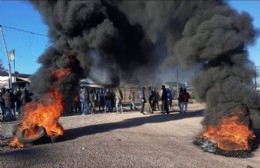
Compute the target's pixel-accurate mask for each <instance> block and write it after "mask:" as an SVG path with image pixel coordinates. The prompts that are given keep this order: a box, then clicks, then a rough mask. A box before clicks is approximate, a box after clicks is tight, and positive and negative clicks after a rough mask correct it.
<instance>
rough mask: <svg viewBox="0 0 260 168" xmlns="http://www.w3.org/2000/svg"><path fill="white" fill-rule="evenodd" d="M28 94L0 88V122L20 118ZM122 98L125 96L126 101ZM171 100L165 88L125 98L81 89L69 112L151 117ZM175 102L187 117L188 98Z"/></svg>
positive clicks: (115, 91) (182, 95) (116, 91)
mask: <svg viewBox="0 0 260 168" xmlns="http://www.w3.org/2000/svg"><path fill="white" fill-rule="evenodd" d="M31 94H32V93H30V92H29V89H27V88H26V87H24V88H15V89H13V90H12V89H5V88H1V89H0V116H1V118H0V120H3V121H10V120H16V119H17V117H19V116H20V115H21V111H22V110H21V108H22V106H24V105H25V104H26V103H28V102H30V101H31ZM137 94H139V95H137ZM124 96H127V98H128V99H127V101H125V100H126V97H125V98H124ZM138 96H139V100H138ZM173 97H174V95H173V91H172V90H170V88H166V87H165V85H162V87H161V90H157V88H153V87H147V88H145V87H142V88H141V90H140V91H137V90H130V91H129V93H128V94H127V95H124V94H123V92H122V90H121V88H119V87H118V88H107V89H102V88H99V89H89V88H86V87H85V88H84V87H83V88H81V89H80V90H79V93H78V94H76V96H75V99H74V103H73V106H72V112H73V113H74V114H94V113H96V112H106V113H108V112H118V113H123V112H124V111H125V110H126V108H128V109H129V110H130V111H137V110H139V111H140V112H141V113H143V114H145V113H146V112H149V113H154V111H161V113H162V114H169V113H170V111H172V110H173ZM177 99H178V107H179V111H180V113H183V114H185V113H187V108H188V101H189V99H190V95H189V93H188V92H187V90H186V89H185V88H180V89H179V94H178V96H177ZM146 103H147V104H146Z"/></svg>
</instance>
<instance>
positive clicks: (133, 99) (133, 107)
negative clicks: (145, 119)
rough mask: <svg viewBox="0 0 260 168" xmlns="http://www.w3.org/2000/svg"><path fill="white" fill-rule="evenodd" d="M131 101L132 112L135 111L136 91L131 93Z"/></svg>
mask: <svg viewBox="0 0 260 168" xmlns="http://www.w3.org/2000/svg"><path fill="white" fill-rule="evenodd" d="M129 100H130V110H135V109H136V107H135V92H134V91H130V95H129Z"/></svg>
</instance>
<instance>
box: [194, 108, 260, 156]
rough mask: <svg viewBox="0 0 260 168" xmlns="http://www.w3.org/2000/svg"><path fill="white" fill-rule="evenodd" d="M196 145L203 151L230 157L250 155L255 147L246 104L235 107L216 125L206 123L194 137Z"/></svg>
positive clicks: (254, 138) (254, 137)
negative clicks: (202, 129) (201, 130)
mask: <svg viewBox="0 0 260 168" xmlns="http://www.w3.org/2000/svg"><path fill="white" fill-rule="evenodd" d="M194 143H195V144H196V145H199V146H200V147H201V148H202V149H203V150H204V151H207V152H210V153H214V154H221V155H225V156H231V157H250V156H252V153H251V152H252V150H254V149H255V148H257V145H256V136H255V135H254V133H253V130H252V120H251V119H250V115H249V110H248V108H247V107H246V106H244V105H240V106H237V107H235V108H234V109H233V110H232V112H231V113H230V114H229V115H227V116H224V117H222V118H221V119H220V121H219V122H218V124H217V125H208V126H207V127H206V129H205V130H204V131H203V132H202V133H201V134H200V135H199V136H198V137H197V138H196V140H195V142H194Z"/></svg>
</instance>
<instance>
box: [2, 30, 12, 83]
mask: <svg viewBox="0 0 260 168" xmlns="http://www.w3.org/2000/svg"><path fill="white" fill-rule="evenodd" d="M0 31H1V35H2V39H3V43H4V47H5V52H6V57H7V61H8V74H9V79H8V85H9V88H12V73H11V65H10V58H9V54H8V50H7V47H6V43H5V37H4V32H3V28H2V26H1V25H0Z"/></svg>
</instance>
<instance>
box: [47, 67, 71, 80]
mask: <svg viewBox="0 0 260 168" xmlns="http://www.w3.org/2000/svg"><path fill="white" fill-rule="evenodd" d="M70 72H71V68H65V69H57V70H55V71H54V72H52V74H51V75H52V76H53V77H54V78H56V79H58V78H61V77H64V76H67V75H68V74H69V73H70Z"/></svg>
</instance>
